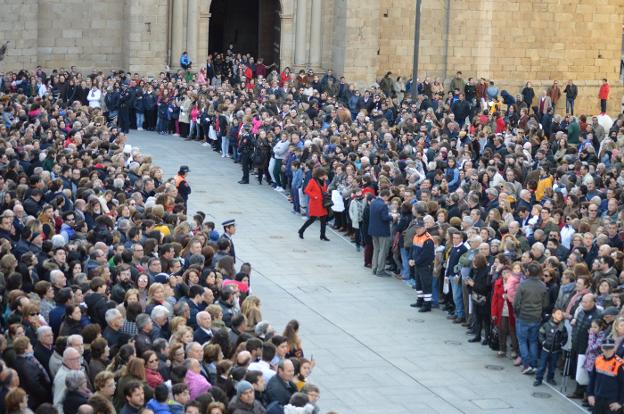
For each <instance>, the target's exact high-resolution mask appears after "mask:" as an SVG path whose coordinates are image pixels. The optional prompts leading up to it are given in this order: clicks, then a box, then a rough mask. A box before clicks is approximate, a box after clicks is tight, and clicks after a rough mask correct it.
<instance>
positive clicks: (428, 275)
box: [409, 219, 435, 312]
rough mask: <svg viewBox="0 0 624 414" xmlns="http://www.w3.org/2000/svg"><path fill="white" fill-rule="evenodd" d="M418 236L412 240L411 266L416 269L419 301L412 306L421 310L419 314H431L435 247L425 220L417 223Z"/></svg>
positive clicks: (419, 220)
mask: <svg viewBox="0 0 624 414" xmlns="http://www.w3.org/2000/svg"><path fill="white" fill-rule="evenodd" d="M415 227H416V234H415V235H414V239H413V240H412V249H411V251H410V260H409V265H410V266H412V267H413V268H414V276H415V277H416V293H417V294H418V299H417V300H416V303H412V304H411V305H410V306H411V307H413V308H420V310H419V312H431V285H432V283H433V259H434V257H435V256H434V255H435V247H434V243H433V238H432V237H431V235H430V234H429V233H427V231H426V229H425V223H424V221H423V220H421V219H418V220H417V221H416V223H415Z"/></svg>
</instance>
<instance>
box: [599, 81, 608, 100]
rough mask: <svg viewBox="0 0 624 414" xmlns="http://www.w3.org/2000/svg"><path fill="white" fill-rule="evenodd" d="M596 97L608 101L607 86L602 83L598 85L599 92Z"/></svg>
mask: <svg viewBox="0 0 624 414" xmlns="http://www.w3.org/2000/svg"><path fill="white" fill-rule="evenodd" d="M598 97H599V98H600V99H605V100H606V99H609V84H608V83H603V84H602V85H600V91H599V92H598Z"/></svg>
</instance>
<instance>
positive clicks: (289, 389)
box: [264, 375, 297, 405]
mask: <svg viewBox="0 0 624 414" xmlns="http://www.w3.org/2000/svg"><path fill="white" fill-rule="evenodd" d="M295 392H297V387H296V386H295V384H293V383H292V382H291V381H289V382H284V380H283V379H281V378H280V376H279V375H273V377H271V379H270V380H269V383H268V384H267V387H266V390H265V392H264V395H265V398H266V405H268V404H270V403H272V402H273V401H277V403H278V404H280V405H286V404H288V402H289V401H290V397H291V396H292V395H293V394H294V393H295Z"/></svg>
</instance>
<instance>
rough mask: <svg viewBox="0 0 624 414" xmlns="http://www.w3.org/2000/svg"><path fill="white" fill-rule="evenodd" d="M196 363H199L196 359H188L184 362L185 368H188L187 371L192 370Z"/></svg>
mask: <svg viewBox="0 0 624 414" xmlns="http://www.w3.org/2000/svg"><path fill="white" fill-rule="evenodd" d="M195 362H197V360H196V359H195V358H186V359H185V360H184V368H186V369H187V370H189V369H191V368H192V367H193V363H195Z"/></svg>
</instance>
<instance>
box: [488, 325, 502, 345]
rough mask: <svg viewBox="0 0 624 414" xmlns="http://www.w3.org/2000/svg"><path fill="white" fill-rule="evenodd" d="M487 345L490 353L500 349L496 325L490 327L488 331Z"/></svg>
mask: <svg viewBox="0 0 624 414" xmlns="http://www.w3.org/2000/svg"><path fill="white" fill-rule="evenodd" d="M488 345H489V346H490V349H492V351H498V350H499V349H500V348H499V347H500V332H498V327H497V326H496V325H495V326H492V329H491V330H490V337H489V340H488Z"/></svg>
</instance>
